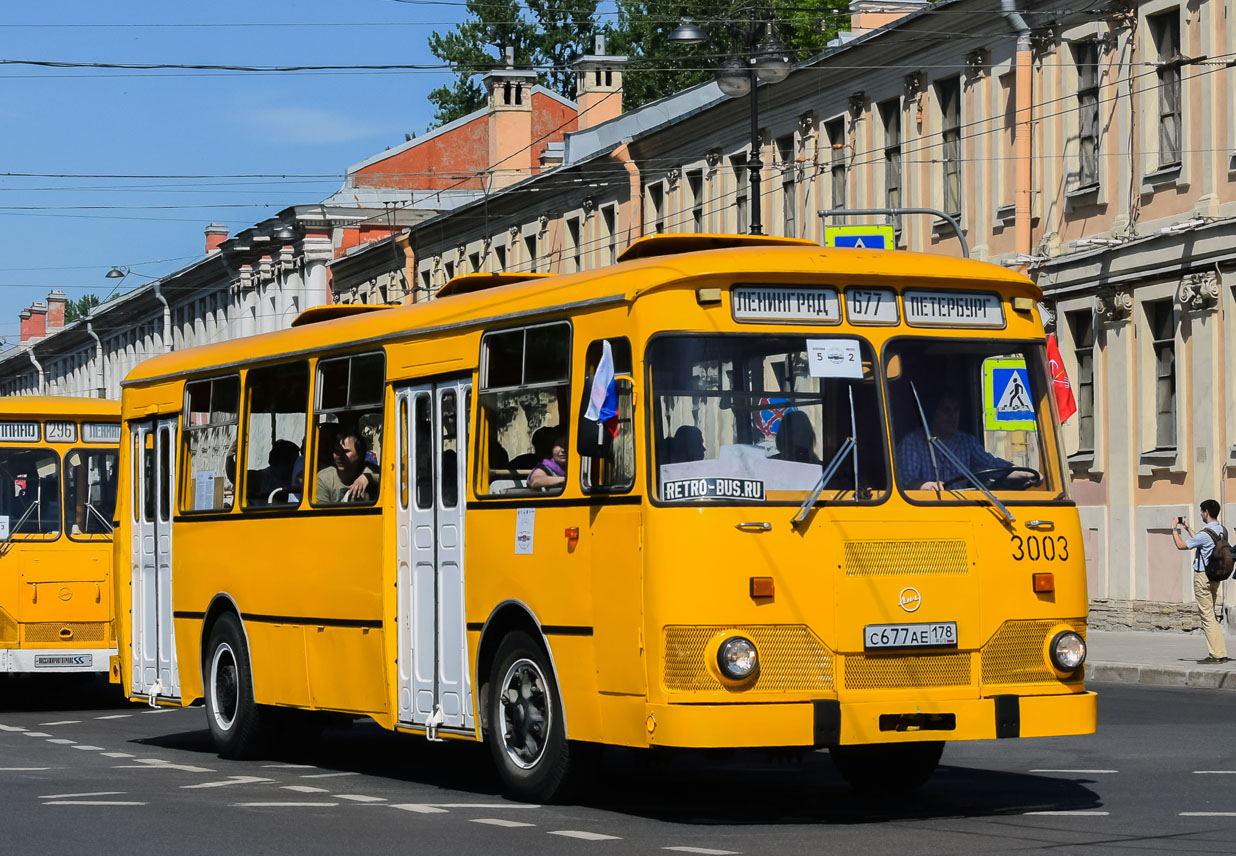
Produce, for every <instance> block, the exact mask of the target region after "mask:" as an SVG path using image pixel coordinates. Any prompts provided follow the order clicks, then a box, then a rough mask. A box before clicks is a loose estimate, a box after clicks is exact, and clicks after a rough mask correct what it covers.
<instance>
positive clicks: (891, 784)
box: [828, 740, 944, 796]
mask: <svg viewBox="0 0 1236 856" xmlns="http://www.w3.org/2000/svg"><path fill="white" fill-rule="evenodd" d="M943 752H944V741H942V740H931V741H926V742H922V743H871V744H867V745H863V746H833V747H832V748H831V749H829V750H828V754H829V755H831V756H832V759H833V764H835V765H836V767H837V771H838V772H840V773H841V777H842V778H843V779H845V780H846V782H848V783H849V785H850V787H852V788H853V789H854V790H855V791H857V792H858V793H860V794H864V795H866V796H889V795H893V794H904V793H906V792H908V791H912V790H914V789H915V788H917V787H919V786H920V785H922V784H923V783H924V782H926V781H927V779H929V778H930V777H931V774H932V773H933V772H935V769H936V766H937V765H938V764H939V763H940V755H941V754H943Z"/></svg>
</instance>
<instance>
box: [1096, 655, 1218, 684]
mask: <svg viewBox="0 0 1236 856" xmlns="http://www.w3.org/2000/svg"><path fill="white" fill-rule="evenodd" d="M1086 680H1087V681H1095V682H1096V683H1111V684H1143V685H1145V686H1155V687H1194V688H1197V689H1209V690H1236V662H1234V663H1233V668H1219V667H1212V668H1209V669H1200V668H1199V669H1186V668H1172V667H1166V666H1133V665H1128V664H1125V663H1088V664H1086Z"/></svg>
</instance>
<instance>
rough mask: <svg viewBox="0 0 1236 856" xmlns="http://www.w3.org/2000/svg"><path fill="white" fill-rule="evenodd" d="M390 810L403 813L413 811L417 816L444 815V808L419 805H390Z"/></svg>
mask: <svg viewBox="0 0 1236 856" xmlns="http://www.w3.org/2000/svg"><path fill="white" fill-rule="evenodd" d="M391 808H397V809H401V810H403V811H414V812H416V813H417V814H446V813H447V811H446V809H444V808H438V807H437V806H436V805H422V804H420V803H399V804H394V803H392V804H391Z"/></svg>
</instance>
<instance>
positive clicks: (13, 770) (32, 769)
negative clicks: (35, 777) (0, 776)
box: [0, 767, 51, 773]
mask: <svg viewBox="0 0 1236 856" xmlns="http://www.w3.org/2000/svg"><path fill="white" fill-rule="evenodd" d="M50 769H51V767H0V773H34V772H38V771H39V770H50Z"/></svg>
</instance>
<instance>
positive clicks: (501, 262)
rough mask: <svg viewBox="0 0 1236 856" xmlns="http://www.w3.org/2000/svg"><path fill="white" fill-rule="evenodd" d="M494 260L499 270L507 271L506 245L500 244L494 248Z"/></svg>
mask: <svg viewBox="0 0 1236 856" xmlns="http://www.w3.org/2000/svg"><path fill="white" fill-rule="evenodd" d="M494 259H495V260H496V261H497V262H498V270H500V271H505V270H506V245H505V244H498V246H496V247H494Z"/></svg>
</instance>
